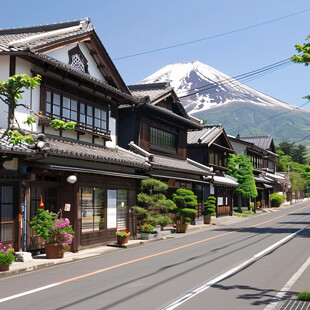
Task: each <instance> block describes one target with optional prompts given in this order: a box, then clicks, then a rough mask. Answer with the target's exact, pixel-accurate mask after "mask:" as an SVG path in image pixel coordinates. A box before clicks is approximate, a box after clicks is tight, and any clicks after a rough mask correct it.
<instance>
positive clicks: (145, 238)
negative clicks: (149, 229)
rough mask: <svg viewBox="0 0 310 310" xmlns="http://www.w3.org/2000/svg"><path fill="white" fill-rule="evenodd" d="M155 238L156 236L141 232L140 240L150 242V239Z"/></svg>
mask: <svg viewBox="0 0 310 310" xmlns="http://www.w3.org/2000/svg"><path fill="white" fill-rule="evenodd" d="M156 236H157V234H152V233H146V232H141V239H142V240H151V239H155V237H156Z"/></svg>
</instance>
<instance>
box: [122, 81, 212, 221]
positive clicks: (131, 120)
mask: <svg viewBox="0 0 310 310" xmlns="http://www.w3.org/2000/svg"><path fill="white" fill-rule="evenodd" d="M128 88H129V90H130V91H131V93H132V95H133V97H134V98H135V99H136V100H137V101H139V104H138V105H137V106H134V107H131V106H129V105H121V106H120V108H119V112H118V114H119V122H118V130H119V132H120V133H121V134H120V135H119V145H120V146H121V147H124V148H126V147H127V148H129V149H131V150H132V151H134V152H136V153H137V154H140V155H142V156H145V157H146V158H147V159H148V163H149V164H150V165H151V168H150V170H149V172H148V175H149V176H151V177H154V178H158V179H161V180H163V181H165V182H167V183H168V185H169V189H168V196H171V195H172V193H173V192H174V191H175V190H177V189H178V188H181V187H183V188H186V189H190V190H192V191H193V192H194V193H195V194H196V195H197V197H198V202H199V205H198V207H197V209H198V214H197V218H200V217H201V214H202V206H203V202H204V192H203V188H204V185H207V186H209V184H210V181H209V180H206V179H205V178H204V177H209V179H211V178H212V175H213V173H212V169H211V168H210V167H207V166H205V165H203V164H201V163H198V162H196V161H193V160H191V159H189V158H188V157H187V130H189V129H201V128H203V126H202V125H201V124H200V122H199V121H198V120H195V119H193V118H191V117H190V116H189V115H188V114H187V113H186V111H185V110H184V108H183V106H182V104H181V102H180V101H179V99H178V97H177V95H176V94H175V92H174V90H173V89H172V87H171V86H170V85H169V84H168V83H154V84H139V85H132V86H128Z"/></svg>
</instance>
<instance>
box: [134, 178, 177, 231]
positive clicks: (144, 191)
mask: <svg viewBox="0 0 310 310" xmlns="http://www.w3.org/2000/svg"><path fill="white" fill-rule="evenodd" d="M167 189H168V185H167V184H166V183H164V182H161V181H159V180H156V179H152V178H151V179H146V180H143V181H142V182H141V192H140V193H139V194H138V196H137V200H138V202H139V206H134V207H132V208H133V209H134V210H136V211H137V212H138V213H139V214H141V215H143V224H146V223H147V222H150V223H151V224H152V225H153V226H156V225H161V226H165V225H167V224H170V223H172V221H171V219H170V217H169V216H166V215H162V214H161V213H169V212H172V211H173V210H174V209H175V208H176V205H175V203H174V202H173V201H172V200H170V199H167V198H166V196H165V195H164V194H163V192H165V191H166V190H167Z"/></svg>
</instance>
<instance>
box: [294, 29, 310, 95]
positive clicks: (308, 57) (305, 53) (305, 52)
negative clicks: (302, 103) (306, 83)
mask: <svg viewBox="0 0 310 310" xmlns="http://www.w3.org/2000/svg"><path fill="white" fill-rule="evenodd" d="M306 41H310V35H308V36H307V38H306ZM295 48H296V50H297V52H298V53H302V54H301V55H299V56H297V55H294V56H292V57H291V60H292V62H295V63H299V64H304V65H305V66H309V64H310V42H306V43H305V44H303V45H300V44H296V45H295ZM304 98H306V99H308V100H310V96H309V95H308V96H305V97H304Z"/></svg>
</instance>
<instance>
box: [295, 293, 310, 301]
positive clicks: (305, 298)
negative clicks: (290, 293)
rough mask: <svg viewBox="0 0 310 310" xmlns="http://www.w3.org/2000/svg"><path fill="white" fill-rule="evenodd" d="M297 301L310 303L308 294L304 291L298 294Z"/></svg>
mask: <svg viewBox="0 0 310 310" xmlns="http://www.w3.org/2000/svg"><path fill="white" fill-rule="evenodd" d="M297 300H302V301H310V292H308V291H305V292H301V293H298V295H297Z"/></svg>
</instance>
